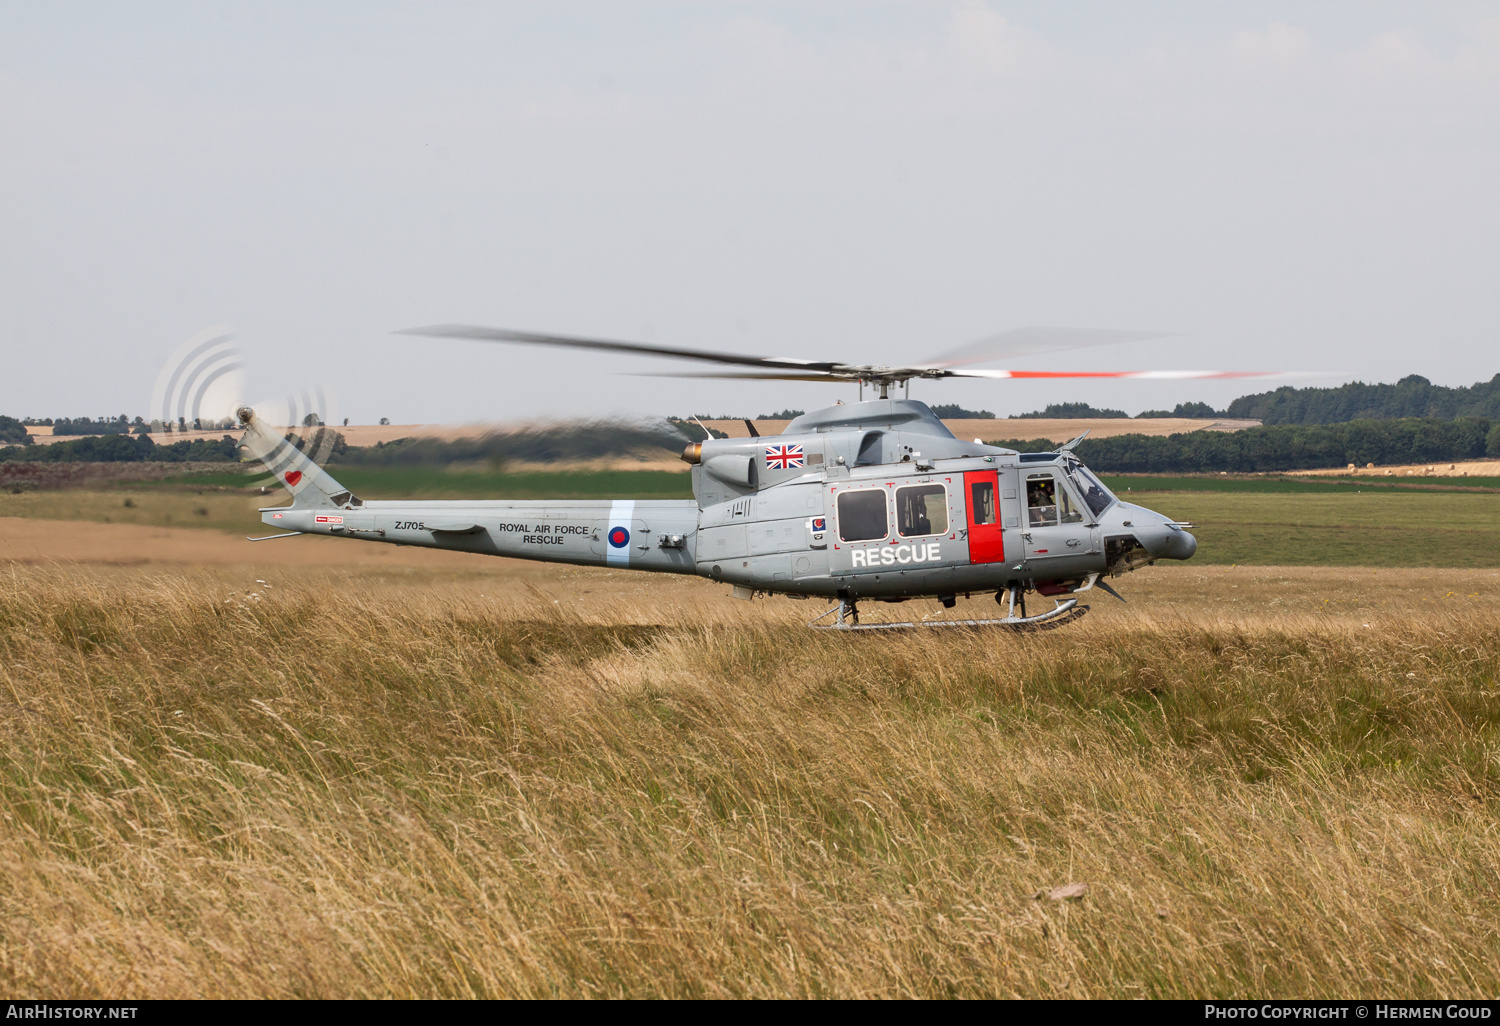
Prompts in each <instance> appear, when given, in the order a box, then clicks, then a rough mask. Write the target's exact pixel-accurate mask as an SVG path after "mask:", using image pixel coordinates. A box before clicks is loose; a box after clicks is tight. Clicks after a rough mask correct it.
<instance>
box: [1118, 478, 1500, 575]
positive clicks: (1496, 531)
mask: <svg viewBox="0 0 1500 1026" xmlns="http://www.w3.org/2000/svg"><path fill="white" fill-rule="evenodd" d="M1126 498H1127V499H1129V498H1131V496H1130V495H1129V494H1127V495H1126ZM1142 498H1143V499H1144V498H1145V497H1144V496H1143V497H1142ZM1142 505H1148V506H1149V507H1150V508H1151V509H1154V510H1156V511H1157V512H1158V513H1162V514H1165V515H1167V516H1170V517H1173V518H1175V519H1178V520H1190V521H1192V522H1193V523H1194V524H1196V525H1197V526H1196V527H1195V528H1194V529H1193V534H1194V535H1195V536H1196V537H1197V539H1198V553H1197V555H1195V556H1194V557H1193V562H1195V563H1218V564H1226V563H1239V564H1244V565H1251V566H1256V565H1259V566H1374V567H1400V566H1421V567H1463V568H1480V567H1493V566H1497V565H1500V505H1497V504H1496V502H1495V499H1494V497H1493V496H1491V495H1486V494H1473V493H1463V492H1427V493H1420V492H1378V491H1361V492H1352V493H1351V492H1343V493H1325V494H1300V495H1295V496H1293V495H1285V494H1277V493H1270V494H1247V493H1240V494H1236V493H1212V492H1166V493H1161V494H1158V495H1153V496H1151V499H1150V502H1149V503H1146V502H1143V503H1142Z"/></svg>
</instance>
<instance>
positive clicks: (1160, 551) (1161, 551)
mask: <svg viewBox="0 0 1500 1026" xmlns="http://www.w3.org/2000/svg"><path fill="white" fill-rule="evenodd" d="M1110 512H1111V513H1112V514H1113V516H1112V517H1111V519H1112V520H1113V521H1114V525H1113V526H1115V527H1116V528H1117V529H1119V530H1121V531H1129V532H1130V533H1131V534H1133V535H1135V538H1136V540H1137V541H1139V542H1140V543H1141V545H1142V547H1144V548H1145V549H1146V551H1147V552H1149V553H1151V556H1152V558H1153V559H1192V558H1193V554H1194V553H1195V552H1197V551H1198V539H1197V538H1195V537H1193V536H1192V535H1191V534H1189V533H1188V532H1187V531H1186V530H1184V528H1185V527H1187V526H1191V525H1185V524H1181V523H1178V522H1177V521H1175V520H1170V519H1168V518H1167V517H1164V516H1162V515H1161V514H1160V513H1157V512H1156V511H1155V510H1149V509H1146V508H1145V507H1144V506H1136V505H1133V504H1131V503H1127V502H1122V503H1120V504H1119V505H1117V506H1116V507H1115V508H1114V509H1113V510H1111V511H1110Z"/></svg>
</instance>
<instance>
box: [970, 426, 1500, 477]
mask: <svg viewBox="0 0 1500 1026" xmlns="http://www.w3.org/2000/svg"><path fill="white" fill-rule="evenodd" d="M989 444H991V445H998V446H1003V447H1004V448H1007V449H1016V450H1018V451H1020V452H1048V451H1051V450H1052V449H1055V448H1056V443H1055V442H1052V441H1050V440H1048V439H1045V438H1033V439H1017V440H1006V439H1001V440H997V441H994V442H991V443H989ZM1074 452H1076V453H1077V454H1078V457H1079V459H1081V460H1083V461H1084V462H1085V463H1087V464H1088V465H1089V466H1090V467H1092V468H1093V469H1094V470H1097V471H1100V472H1102V473H1111V474H1196V473H1217V472H1219V471H1227V472H1229V473H1255V472H1262V471H1281V470H1319V469H1327V468H1332V467H1342V466H1347V465H1348V464H1350V463H1353V464H1356V465H1358V466H1361V467H1363V466H1364V465H1365V464H1367V463H1374V464H1375V465H1376V466H1380V465H1382V464H1400V463H1439V462H1441V463H1456V462H1459V461H1461V460H1478V459H1485V458H1489V459H1500V421H1492V420H1490V419H1489V418H1486V417H1463V418H1460V419H1458V420H1436V419H1432V418H1417V417H1406V418H1402V419H1400V420H1356V421H1351V422H1349V423H1346V424H1280V425H1269V426H1262V427H1254V428H1246V429H1244V430H1242V431H1189V432H1183V433H1181V434H1175V435H1166V436H1159V435H1158V436H1150V435H1137V434H1130V435H1115V436H1114V437H1113V438H1087V439H1084V441H1083V442H1081V443H1079V445H1078V446H1077V448H1075V449H1074Z"/></svg>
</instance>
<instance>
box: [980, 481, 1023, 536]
mask: <svg viewBox="0 0 1500 1026" xmlns="http://www.w3.org/2000/svg"><path fill="white" fill-rule="evenodd" d="M1011 498H1015V495H1014V494H1012V495H1011ZM969 516H970V518H972V520H973V522H974V523H975V524H976V525H978V524H993V523H994V522H995V483H994V482H993V481H975V482H974V483H973V484H972V485H970V486H969Z"/></svg>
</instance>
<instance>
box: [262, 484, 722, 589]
mask: <svg viewBox="0 0 1500 1026" xmlns="http://www.w3.org/2000/svg"><path fill="white" fill-rule="evenodd" d="M260 513H261V520H263V521H264V522H265V523H266V524H268V525H270V526H271V527H275V528H278V529H280V530H284V531H300V532H302V533H304V534H325V535H329V536H331V537H335V538H360V539H363V540H365V541H379V542H387V543H390V544H394V545H420V546H422V547H424V548H432V549H447V550H450V551H456V552H478V553H485V554H487V555H492V556H509V557H511V558H513V559H534V560H541V561H544V562H549V563H572V564H575V565H579V566H609V567H619V568H621V569H632V570H654V571H658V572H666V573H683V574H691V573H696V572H697V567H696V565H695V562H694V554H695V549H696V545H697V531H698V504H697V503H696V502H694V501H693V500H691V499H681V500H662V499H657V500H639V501H636V500H628V499H627V500H613V501H611V500H602V501H598V500H595V501H578V502H568V501H546V500H543V501H529V502H527V501H515V502H509V501H483V502H469V501H454V502H399V501H370V502H364V503H362V504H360V505H359V506H357V507H356V506H348V507H345V508H337V509H336V508H328V507H315V506H306V507H304V506H301V505H300V504H297V503H294V504H293V505H291V506H283V507H272V508H267V509H262V510H261V511H260Z"/></svg>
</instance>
